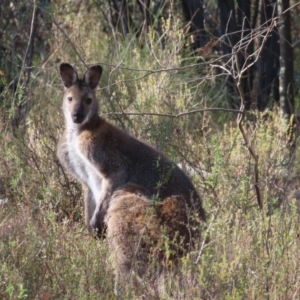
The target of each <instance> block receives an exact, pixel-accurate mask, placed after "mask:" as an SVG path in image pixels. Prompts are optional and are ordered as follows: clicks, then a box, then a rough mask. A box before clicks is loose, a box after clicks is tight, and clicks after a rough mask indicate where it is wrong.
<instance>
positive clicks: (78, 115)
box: [72, 108, 84, 124]
mask: <svg viewBox="0 0 300 300" xmlns="http://www.w3.org/2000/svg"><path fill="white" fill-rule="evenodd" d="M72 119H73V122H74V123H78V124H80V123H82V122H83V119H84V115H83V111H82V108H78V109H76V110H75V111H74V112H73V115H72Z"/></svg>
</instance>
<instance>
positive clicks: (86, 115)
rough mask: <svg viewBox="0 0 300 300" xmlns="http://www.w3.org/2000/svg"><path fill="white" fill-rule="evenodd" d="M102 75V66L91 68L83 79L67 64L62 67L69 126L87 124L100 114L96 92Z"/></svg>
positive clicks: (61, 73)
mask: <svg viewBox="0 0 300 300" xmlns="http://www.w3.org/2000/svg"><path fill="white" fill-rule="evenodd" d="M101 74H102V67H101V66H100V65H97V66H93V67H91V68H89V69H88V70H87V71H86V73H85V74H84V77H83V79H79V78H78V74H77V72H76V71H75V69H74V68H73V67H72V66H71V65H69V64H66V63H63V64H61V65H60V76H61V79H62V81H63V84H64V86H65V94H64V100H63V111H64V114H65V117H66V119H67V123H68V124H69V125H73V124H86V123H88V122H89V120H91V118H92V117H93V116H94V115H95V114H96V113H97V112H98V101H97V99H96V95H95V90H96V87H97V85H98V83H99V80H100V78H101Z"/></svg>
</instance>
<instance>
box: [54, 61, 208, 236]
mask: <svg viewBox="0 0 300 300" xmlns="http://www.w3.org/2000/svg"><path fill="white" fill-rule="evenodd" d="M60 75H61V78H62V81H63V84H64V86H65V92H64V98H63V113H64V117H65V131H64V134H63V136H62V138H61V140H60V142H59V144H58V151H57V153H58V157H59V160H60V162H61V163H62V165H63V167H64V168H65V169H67V170H68V171H69V172H70V173H71V174H72V175H73V176H74V177H75V178H76V179H77V180H78V181H80V182H81V184H82V186H83V191H84V206H85V222H86V225H87V226H88V228H89V229H90V230H96V231H98V232H100V233H101V232H102V230H103V229H104V228H105V223H106V222H107V220H106V217H107V211H108V209H109V206H110V201H111V197H112V195H113V193H114V192H115V191H117V190H119V189H121V188H126V186H127V185H132V184H133V185H135V186H139V187H141V188H142V189H143V191H144V195H145V198H146V199H148V201H151V199H156V200H160V201H162V200H163V199H165V198H167V197H171V196H180V199H181V200H182V201H184V202H185V205H186V206H187V207H188V208H189V209H191V210H193V211H194V212H196V213H197V214H198V216H199V218H200V219H202V220H203V221H205V211H204V209H203V207H202V203H201V199H200V197H199V195H198V193H197V191H196V190H195V188H194V186H193V184H192V183H191V181H190V180H189V179H188V177H187V176H186V175H185V174H184V172H183V171H182V170H181V169H180V168H179V167H178V166H177V165H176V164H175V163H173V162H171V161H170V160H168V159H167V158H166V157H165V156H164V155H163V154H162V153H161V152H160V151H158V150H156V149H154V148H153V147H151V146H150V145H148V144H146V143H144V142H142V141H140V140H138V139H137V138H135V137H133V136H131V135H129V134H128V133H127V132H125V131H124V130H122V129H120V128H118V127H116V126H114V125H113V124H111V123H109V122H108V121H106V120H105V119H104V118H102V117H101V116H100V115H99V113H98V101H97V99H96V96H95V90H96V87H97V85H98V83H99V80H100V78H101V75H102V67H101V66H100V65H96V66H93V67H90V68H89V69H88V70H87V71H86V73H85V75H84V77H83V79H79V78H78V75H77V72H76V71H75V70H74V68H73V67H72V66H71V65H69V64H67V63H63V64H61V66H60Z"/></svg>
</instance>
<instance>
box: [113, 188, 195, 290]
mask: <svg viewBox="0 0 300 300" xmlns="http://www.w3.org/2000/svg"><path fill="white" fill-rule="evenodd" d="M107 215H108V217H107V228H108V232H107V235H108V241H109V246H110V251H111V253H112V255H113V257H114V258H115V259H114V261H115V272H116V287H117V285H119V284H120V285H121V286H122V285H125V284H126V283H127V282H128V279H129V276H130V275H131V274H132V272H134V273H135V274H136V275H135V276H137V277H138V278H141V277H143V276H144V275H145V273H148V275H149V272H148V271H149V265H150V264H149V263H150V262H152V263H153V262H156V263H158V264H159V267H158V268H157V266H156V268H155V269H156V270H157V269H158V270H160V271H162V270H163V269H165V268H168V267H169V266H170V265H174V263H176V262H177V259H178V257H180V256H182V255H184V254H185V253H186V251H188V250H189V249H190V247H191V246H192V243H193V240H194V238H195V237H196V236H198V235H199V231H198V230H197V231H193V230H192V227H193V225H196V223H197V221H196V220H195V219H193V218H192V213H191V212H190V210H189V208H188V206H187V205H186V204H185V201H184V199H183V198H182V197H181V196H171V197H167V198H166V199H164V200H163V201H162V202H155V201H151V200H150V199H149V198H147V196H145V195H144V191H143V189H141V188H140V187H139V186H135V185H128V186H125V187H124V188H122V189H120V190H118V191H116V192H115V193H114V194H113V195H112V198H111V204H110V207H109V209H108V213H107ZM198 229H199V228H198ZM151 271H153V270H151V267H150V273H151ZM150 276H151V275H150Z"/></svg>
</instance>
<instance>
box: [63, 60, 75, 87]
mask: <svg viewBox="0 0 300 300" xmlns="http://www.w3.org/2000/svg"><path fill="white" fill-rule="evenodd" d="M59 70H60V77H61V79H62V81H63V83H64V85H65V87H66V88H69V87H70V86H72V85H73V84H74V83H75V82H76V81H77V80H78V74H77V72H76V71H75V69H74V68H73V67H72V66H71V65H69V64H66V63H63V64H61V65H60V67H59Z"/></svg>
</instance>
